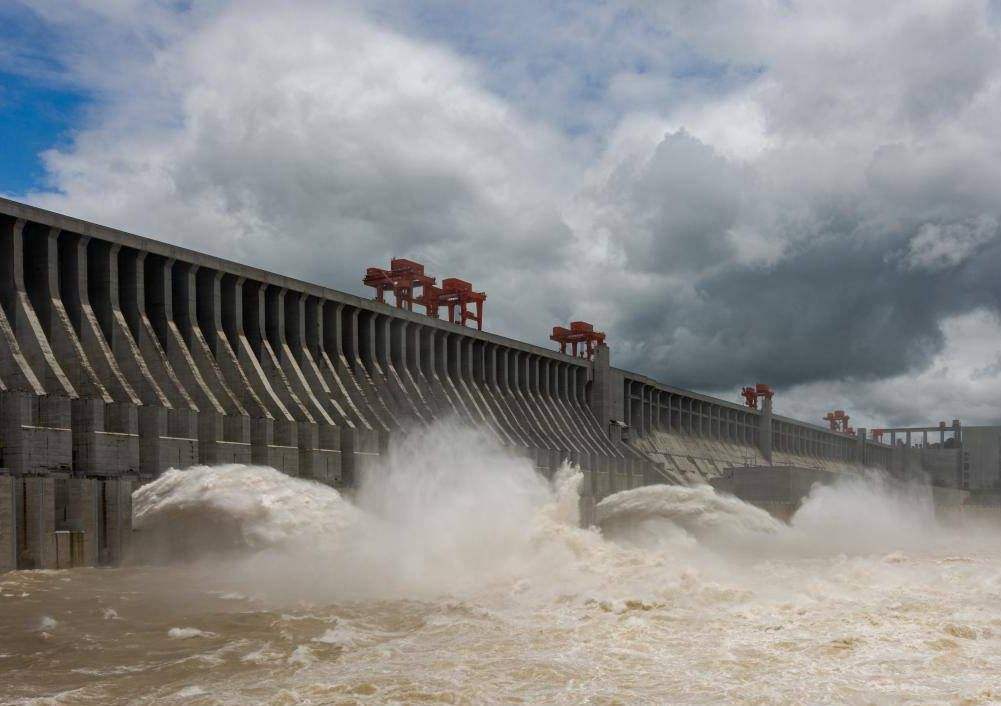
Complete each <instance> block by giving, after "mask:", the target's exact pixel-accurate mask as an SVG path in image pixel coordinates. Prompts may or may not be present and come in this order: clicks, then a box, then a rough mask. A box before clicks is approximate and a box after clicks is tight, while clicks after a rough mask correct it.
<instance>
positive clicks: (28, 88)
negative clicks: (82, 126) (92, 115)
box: [0, 72, 88, 194]
mask: <svg viewBox="0 0 1001 706" xmlns="http://www.w3.org/2000/svg"><path fill="white" fill-rule="evenodd" d="M87 101H88V96H87V94H86V93H85V92H82V91H74V90H69V89H65V88H63V89H60V88H52V87H46V86H44V85H43V84H42V82H40V81H38V80H35V79H31V78H26V77H24V76H19V75H17V74H11V73H6V72H0V153H2V154H3V159H2V160H0V193H7V194H19V193H24V192H26V191H32V190H36V189H41V188H43V187H44V186H45V185H46V183H47V182H46V173H45V168H44V165H43V164H42V160H41V153H42V152H43V151H45V150H47V149H49V148H52V147H58V146H61V145H63V146H64V145H66V144H68V142H69V141H70V139H71V136H72V130H73V129H74V127H75V126H76V125H78V124H79V121H80V120H82V116H83V114H84V110H85V108H86V105H87Z"/></svg>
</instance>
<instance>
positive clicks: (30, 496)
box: [20, 476, 58, 569]
mask: <svg viewBox="0 0 1001 706" xmlns="http://www.w3.org/2000/svg"><path fill="white" fill-rule="evenodd" d="M22 482H23V483H24V523H25V529H26V532H25V537H26V539H27V546H26V547H24V549H26V550H27V551H26V552H25V553H24V554H23V555H22V558H23V560H22V562H20V563H21V567H20V568H25V569H28V568H31V569H55V568H57V567H58V562H57V560H56V481H55V479H54V478H47V477H42V476H33V477H32V476H29V477H27V478H24V479H23V480H22Z"/></svg>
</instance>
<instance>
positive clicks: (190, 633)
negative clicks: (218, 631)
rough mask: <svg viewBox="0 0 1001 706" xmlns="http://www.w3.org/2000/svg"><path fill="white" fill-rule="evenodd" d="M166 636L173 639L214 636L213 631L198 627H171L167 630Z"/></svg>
mask: <svg viewBox="0 0 1001 706" xmlns="http://www.w3.org/2000/svg"><path fill="white" fill-rule="evenodd" d="M167 637H170V638H172V639H174V640H190V639H191V638H193V637H215V633H214V632H208V631H206V630H199V629H198V628H171V629H170V630H168V631H167Z"/></svg>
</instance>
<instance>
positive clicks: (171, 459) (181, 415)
mask: <svg viewBox="0 0 1001 706" xmlns="http://www.w3.org/2000/svg"><path fill="white" fill-rule="evenodd" d="M172 414H174V415H175V420H181V421H182V422H183V424H179V425H178V426H177V427H175V428H179V430H180V431H185V430H187V431H191V430H192V429H191V427H192V426H193V423H194V421H195V417H194V415H192V414H190V413H189V412H188V411H187V410H183V411H181V412H172V411H171V410H168V409H167V408H165V407H157V406H153V405H144V406H142V407H140V408H139V468H140V473H141V474H142V476H143V477H146V478H157V477H159V476H160V474H162V473H163V472H164V471H166V470H167V469H168V468H189V467H191V466H193V465H195V464H196V463H198V440H197V439H195V438H190V437H189V438H180V437H174V436H170V435H169V431H170V418H171V415H172Z"/></svg>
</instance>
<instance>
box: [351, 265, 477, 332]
mask: <svg viewBox="0 0 1001 706" xmlns="http://www.w3.org/2000/svg"><path fill="white" fill-rule="evenodd" d="M435 281H436V280H435V278H434V277H431V276H430V275H427V274H425V273H424V265H422V264H421V263H419V262H414V261H413V260H405V259H403V258H401V257H394V258H393V259H392V260H391V261H390V263H389V269H388V270H384V269H382V268H380V267H369V268H368V270H367V271H366V272H365V278H364V279H363V280H362V282H364V284H365V285H366V286H368V287H373V288H374V289H375V299H376V301H380V302H385V301H386V292H388V291H392V292H393V295H394V296H395V297H396V306H398V307H400V308H401V309H406V310H408V311H413V310H414V304H417V305H419V306H423V307H424V311H425V313H426V314H427V315H428V316H430V317H431V318H432V319H437V318H438V309H439V308H440V307H443V306H446V307H448V320H449V321H450V322H451V323H453V324H455V323H458V324H461V325H463V326H465V325H466V323H467V322H469V321H475V322H476V328H478V329H480V330H481V331H482V330H483V302H485V301H486V299H487V295H486V293H485V292H475V291H473V285H472V284H470V283H469V282H467V281H465V280H462V279H458V278H456V277H449V278H447V279H444V280H442V282H441V286H440V287H439V286H437V285H436V284H435ZM418 289H419V290H420V293H419V294H417V293H416V290H418ZM470 307H474V308H475V311H474V310H473V309H471V308H470Z"/></svg>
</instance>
